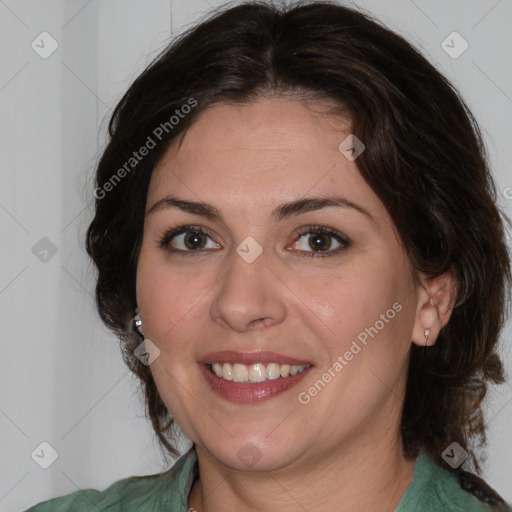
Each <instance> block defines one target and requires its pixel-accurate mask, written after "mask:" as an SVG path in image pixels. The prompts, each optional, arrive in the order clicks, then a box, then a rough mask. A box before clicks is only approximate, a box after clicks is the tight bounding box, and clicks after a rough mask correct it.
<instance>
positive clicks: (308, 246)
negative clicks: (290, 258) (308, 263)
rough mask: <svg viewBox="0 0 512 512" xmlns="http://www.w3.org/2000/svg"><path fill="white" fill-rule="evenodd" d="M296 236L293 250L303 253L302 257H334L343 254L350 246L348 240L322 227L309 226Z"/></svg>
mask: <svg viewBox="0 0 512 512" xmlns="http://www.w3.org/2000/svg"><path fill="white" fill-rule="evenodd" d="M298 236H299V240H297V241H296V242H295V243H294V244H293V245H294V248H295V249H297V250H298V251H299V252H302V253H303V256H310V257H316V256H320V257H322V256H334V255H335V254H338V253H340V252H343V251H344V250H345V249H347V248H348V247H349V245H350V241H349V240H348V238H346V237H345V236H343V235H342V234H341V233H338V232H337V231H335V230H333V229H331V228H328V227H324V226H309V227H308V228H307V229H305V230H304V231H302V232H301V233H299V235H298ZM333 244H335V245H334V248H333ZM336 244H337V245H336ZM331 249H332V250H331Z"/></svg>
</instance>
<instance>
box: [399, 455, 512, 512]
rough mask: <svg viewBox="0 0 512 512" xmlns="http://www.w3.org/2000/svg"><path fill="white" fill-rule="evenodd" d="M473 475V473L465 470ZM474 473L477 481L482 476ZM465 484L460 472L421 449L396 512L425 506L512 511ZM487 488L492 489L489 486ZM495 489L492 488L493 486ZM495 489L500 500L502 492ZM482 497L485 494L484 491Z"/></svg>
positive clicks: (459, 511)
mask: <svg viewBox="0 0 512 512" xmlns="http://www.w3.org/2000/svg"><path fill="white" fill-rule="evenodd" d="M465 474H466V475H471V474H470V473H465ZM472 476H473V480H472V481H473V482H475V479H476V480H479V481H480V482H483V484H484V485H486V486H487V484H485V482H484V481H483V480H481V479H479V478H478V477H475V476H474V475H472ZM470 489H471V488H470V487H468V486H467V485H465V483H464V479H463V478H461V476H460V474H457V473H455V472H452V471H449V470H447V469H445V468H442V467H440V466H439V465H438V464H436V462H434V460H432V459H431V458H430V457H428V456H427V455H426V454H425V453H421V454H420V455H419V456H418V458H417V459H416V463H415V466H414V476H413V481H412V483H411V485H410V486H409V488H408V489H407V491H406V493H405V495H404V497H403V499H402V501H401V502H400V505H399V507H398V508H397V509H396V512H409V511H413V510H422V511H424V512H496V511H498V510H501V511H510V510H511V509H510V508H508V506H507V505H506V504H505V503H503V504H502V505H501V507H502V508H499V506H498V505H497V502H496V506H495V507H493V506H491V504H490V503H485V502H484V501H481V500H480V499H478V498H477V497H476V496H475V495H474V494H473V493H472V492H469V491H470ZM487 489H491V488H490V487H489V486H487ZM491 491H492V490H491ZM493 492H494V496H496V497H497V498H498V500H499V496H498V495H497V494H496V493H495V491H493ZM479 496H481V498H483V496H482V495H479Z"/></svg>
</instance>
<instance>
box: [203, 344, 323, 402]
mask: <svg viewBox="0 0 512 512" xmlns="http://www.w3.org/2000/svg"><path fill="white" fill-rule="evenodd" d="M242 365H245V366H249V367H250V366H252V367H254V368H256V367H266V368H269V367H270V368H272V367H279V366H280V367H281V368H283V367H285V368H286V367H289V368H292V367H295V368H297V367H300V371H298V372H291V371H288V372H283V375H280V376H279V378H273V379H268V378H267V379H265V380H263V381H262V382H260V381H259V380H260V379H249V381H250V382H248V381H246V380H242V381H240V380H241V379H234V380H231V379H230V378H228V379H226V378H225V376H224V374H222V375H221V374H220V373H219V371H217V373H218V374H219V375H220V376H219V375H216V374H215V373H214V371H213V368H214V367H216V368H217V369H218V368H219V367H220V366H222V367H224V368H227V367H233V368H234V367H235V366H236V367H238V368H240V367H242ZM198 366H199V369H200V371H201V372H202V374H203V375H204V377H205V379H206V381H207V382H208V383H209V385H210V387H211V389H212V390H213V391H214V392H215V393H217V394H218V395H220V396H222V397H223V398H225V399H228V400H231V401H234V402H245V403H253V402H262V401H265V400H268V399H270V398H273V397H275V396H276V395H279V394H280V393H283V392H284V391H287V390H289V389H291V388H292V387H293V386H295V385H296V384H297V383H298V382H299V381H300V380H302V379H303V378H304V376H305V375H306V374H307V373H309V371H310V370H311V369H312V368H313V365H312V364H311V363H310V362H308V361H305V360H301V359H296V358H292V357H288V356H285V355H283V354H277V353H275V352H233V351H222V352H211V353H210V354H207V355H206V356H204V357H202V358H200V359H199V360H198ZM236 380H238V382H235V381H236ZM251 380H252V381H251Z"/></svg>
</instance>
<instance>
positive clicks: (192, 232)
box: [159, 226, 220, 253]
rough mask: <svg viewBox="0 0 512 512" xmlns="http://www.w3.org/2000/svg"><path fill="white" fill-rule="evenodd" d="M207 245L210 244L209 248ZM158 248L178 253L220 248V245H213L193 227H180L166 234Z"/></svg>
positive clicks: (202, 232)
mask: <svg viewBox="0 0 512 512" xmlns="http://www.w3.org/2000/svg"><path fill="white" fill-rule="evenodd" d="M208 243H210V246H209V247H208V246H207V244H208ZM159 246H160V247H162V248H165V249H167V250H169V251H171V252H178V253H179V252H182V253H187V252H196V251H201V250H202V249H218V248H220V245H219V244H217V243H215V242H214V241H213V240H212V239H211V237H210V236H209V235H208V234H207V233H206V232H205V231H203V230H202V229H199V228H195V227H193V226H181V227H179V228H176V229H173V230H171V231H169V232H167V233H166V234H165V235H164V236H163V237H162V239H161V240H160V242H159Z"/></svg>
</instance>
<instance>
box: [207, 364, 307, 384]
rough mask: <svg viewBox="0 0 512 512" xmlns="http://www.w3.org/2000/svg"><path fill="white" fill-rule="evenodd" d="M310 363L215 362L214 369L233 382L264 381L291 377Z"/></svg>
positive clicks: (220, 375) (216, 373) (218, 375)
mask: <svg viewBox="0 0 512 512" xmlns="http://www.w3.org/2000/svg"><path fill="white" fill-rule="evenodd" d="M308 366H309V365H307V364H303V365H300V366H290V365H289V364H278V363H268V364H267V365H266V366H265V365H264V364H262V363H256V364H251V365H245V364H240V363H235V364H231V363H213V365H212V370H213V373H215V375H217V377H221V378H223V379H225V380H232V381H233V382H263V381H264V380H274V379H277V378H279V377H289V376H290V375H297V374H298V373H300V372H303V371H304V370H305V369H306V368H307V367H308Z"/></svg>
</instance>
